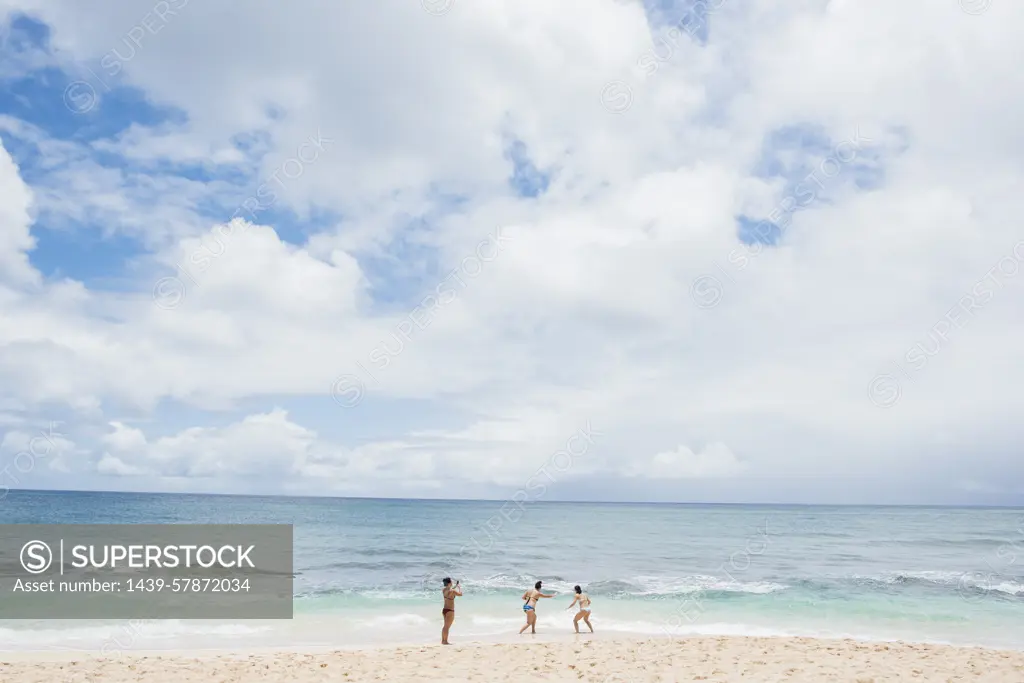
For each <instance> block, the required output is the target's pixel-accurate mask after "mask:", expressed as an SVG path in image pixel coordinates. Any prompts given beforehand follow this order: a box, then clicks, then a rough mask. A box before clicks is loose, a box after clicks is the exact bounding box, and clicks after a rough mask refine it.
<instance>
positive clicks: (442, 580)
mask: <svg viewBox="0 0 1024 683" xmlns="http://www.w3.org/2000/svg"><path fill="white" fill-rule="evenodd" d="M451 582H452V580H451V579H450V578H448V577H447V576H446V577H444V578H443V579H441V583H443V584H444V585H446V586H447V585H449V584H450V583H451Z"/></svg>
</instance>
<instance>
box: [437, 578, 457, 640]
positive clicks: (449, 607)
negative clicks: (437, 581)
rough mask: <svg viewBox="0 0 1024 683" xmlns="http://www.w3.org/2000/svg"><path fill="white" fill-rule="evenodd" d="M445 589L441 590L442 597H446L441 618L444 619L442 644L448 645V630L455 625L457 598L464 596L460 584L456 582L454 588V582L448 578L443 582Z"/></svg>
mask: <svg viewBox="0 0 1024 683" xmlns="http://www.w3.org/2000/svg"><path fill="white" fill-rule="evenodd" d="M441 583H442V584H444V587H443V588H442V589H441V595H442V596H444V607H443V608H441V617H442V618H443V619H444V626H443V627H442V628H441V644H442V645H447V644H448V629H450V628H451V627H452V624H453V623H455V598H456V597H457V596H460V595H462V590H461V589H460V588H459V582H458V581H456V582H455V586H454V587H453V586H452V580H451V579H450V578H448V577H447V576H446V577H444V580H443V581H442V582H441Z"/></svg>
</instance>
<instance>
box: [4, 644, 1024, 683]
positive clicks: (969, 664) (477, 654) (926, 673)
mask: <svg viewBox="0 0 1024 683" xmlns="http://www.w3.org/2000/svg"><path fill="white" fill-rule="evenodd" d="M2 659H3V662H2V663H0V680H2V681H5V682H10V683H74V682H77V681H82V682H85V681H103V682H104V683H122V682H127V681H151V682H152V683H179V682H180V683H191V682H193V681H194V682H196V683H198V682H200V681H202V682H203V683H235V682H238V683H241V682H243V681H253V680H260V681H282V682H284V681H289V682H295V683H306V682H313V681H413V680H416V681H428V682H429V681H435V682H438V683H440V682H442V681H443V682H448V681H526V680H531V679H532V680H543V681H601V682H606V683H614V682H618V681H621V682H626V681H636V682H640V681H662V682H667V681H714V682H721V683H725V682H732V681H744V682H751V683H753V682H758V683H762V682H763V683H769V682H772V683H776V682H779V681H787V682H789V681H792V682H793V683H825V682H827V681H843V682H844V683H880V682H881V681H935V682H939V681H941V682H942V683H950V682H952V681H984V682H985V683H1003V682H1005V683H1019V682H1020V681H1024V652H1016V651H1002V650H989V649H982V648H966V647H952V646H946V645H929V644H910V643H866V642H858V641H853V640H817V639H811V638H744V637H720V638H707V637H705V638H683V639H653V640H610V639H608V640H606V639H592V638H591V637H589V636H582V637H580V638H579V639H578V640H569V641H565V642H536V641H534V642H518V643H515V642H513V643H488V644H483V643H472V644H466V645H452V646H450V647H443V646H440V645H418V646H405V647H394V648H386V649H373V650H352V651H347V650H335V651H330V652H260V653H254V654H246V653H221V654H196V653H192V654H189V653H184V652H182V653H173V654H167V653H164V654H155V653H152V654H144V653H139V654H133V655H128V654H126V655H124V656H121V657H120V658H101V657H99V656H91V655H84V656H83V655H73V654H66V653H54V654H23V655H12V654H10V653H7V654H5V655H3V656H2Z"/></svg>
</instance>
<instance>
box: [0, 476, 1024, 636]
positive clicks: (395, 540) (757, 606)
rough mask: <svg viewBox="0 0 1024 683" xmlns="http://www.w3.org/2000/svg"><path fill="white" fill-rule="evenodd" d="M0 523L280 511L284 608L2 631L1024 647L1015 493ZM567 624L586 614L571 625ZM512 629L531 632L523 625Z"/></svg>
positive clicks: (56, 497) (238, 509)
mask: <svg viewBox="0 0 1024 683" xmlns="http://www.w3.org/2000/svg"><path fill="white" fill-rule="evenodd" d="M0 523H3V524H40V523H44V524H51V523H53V524H56V523H75V524H87V523H98V524H105V523H287V524H293V525H294V538H295V579H294V592H295V602H294V614H295V616H294V619H292V620H283V621H230V620H228V621H224V620H221V621H188V620H161V621H151V620H132V621H127V622H126V621H123V620H122V621H83V620H74V621H31V620H6V621H4V622H0V649H4V650H18V651H24V650H41V649H42V650H45V649H61V650H66V649H75V650H100V649H104V650H105V651H107V652H110V651H112V650H114V649H121V648H124V649H128V648H132V649H137V650H159V649H165V648H169V649H176V648H190V649H191V648H199V649H239V648H264V647H292V646H294V647H304V648H309V647H321V646H322V647H355V646H362V645H371V644H391V643H419V642H424V643H433V642H437V641H438V640H439V631H440V625H441V619H440V610H441V597H440V587H441V579H442V578H443V577H444V576H451V577H452V578H455V579H459V580H461V582H462V586H463V590H464V593H465V595H464V596H463V597H461V598H459V599H458V600H457V603H456V606H457V610H456V621H455V625H454V627H453V629H452V635H451V639H452V642H455V643H457V642H459V641H465V640H470V639H472V640H507V639H515V638H517V637H518V636H517V635H516V633H517V631H518V630H519V627H520V626H521V625H522V624H523V623H524V618H523V615H522V611H521V601H520V596H521V595H522V593H523V591H524V590H525V589H526V588H527V587H529V586H532V585H533V583H534V582H535V581H537V580H542V581H543V582H544V589H545V590H547V591H555V592H556V593H557V596H556V597H555V598H553V599H551V600H542V601H541V602H540V605H539V607H538V637H542V638H546V637H554V636H560V635H562V634H571V632H572V612H566V611H565V608H566V607H567V606H568V605H569V602H570V601H571V593H572V586H573V585H574V584H581V585H582V586H583V587H584V589H585V590H586V591H587V592H588V593H589V594H590V596H591V598H592V600H593V610H594V611H593V617H592V619H591V621H592V623H593V624H594V627H595V629H596V630H597V631H598V635H604V636H622V637H629V636H635V637H643V636H645V635H654V636H659V635H660V636H666V635H687V634H722V635H739V634H749V635H803V636H836V637H847V636H849V637H854V638H862V639H871V640H914V641H922V642H941V643H954V644H961V645H987V646H992V647H1004V648H1012V649H1024V510H1020V509H1005V508H1000V509H993V508H938V507H830V506H785V505H671V504H620V503H615V504H610V503H559V502H532V503H526V504H524V507H523V509H519V508H518V507H516V506H515V504H513V503H509V502H500V501H499V502H488V501H440V500H372V499H343V498H333V499H332V498H289V497H257V496H252V497H248V496H211V495H178V494H136V493H84V492H39V491H11V492H10V493H9V494H8V495H7V497H6V499H5V500H3V501H2V502H0ZM584 630H585V629H584ZM526 637H529V636H526Z"/></svg>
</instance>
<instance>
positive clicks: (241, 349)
mask: <svg viewBox="0 0 1024 683" xmlns="http://www.w3.org/2000/svg"><path fill="white" fill-rule="evenodd" d="M328 5H329V4H328ZM328 5H325V4H324V3H313V2H307V1H301V0H300V1H297V2H292V3H288V4H282V3H278V2H269V1H266V0H254V1H253V2H249V3H246V5H245V9H244V11H240V10H239V9H238V5H237V3H228V2H226V1H225V0H205V1H204V2H201V3H200V2H195V1H192V2H190V1H189V0H160V1H159V2H155V3H154V2H151V1H150V0H109V1H108V2H104V3H102V4H101V5H100V6H96V5H93V4H89V5H88V6H87V5H86V3H81V2H76V1H72V0H22V1H20V2H15V1H12V0H0V20H2V21H0V25H2V30H0V51H2V54H3V59H2V60H0V79H2V81H3V82H2V84H0V86H2V87H0V468H2V469H0V495H5V493H6V491H7V490H8V489H17V488H30V489H96V490H123V491H170V492H174V491H188V492H200V493H201V492H211V493H213V492H216V493H258V494H289V495H338V496H372V497H392V496H394V497H407V498H492V499H503V498H510V497H511V498H515V497H519V498H520V499H522V497H523V496H528V497H529V498H530V499H531V500H537V499H546V500H609V501H628V500H633V501H685V502H763V503H848V504H858V503H868V504H958V505H1020V504H1024V459H1022V458H1021V457H1020V456H1021V446H1020V444H1021V435H1022V429H1024V428H1022V427H1021V423H1020V416H1021V414H1024V399H1022V398H1021V391H1020V390H1021V387H1024V364H1022V363H1021V362H1020V357H1021V352H1020V348H1021V339H1022V336H1024V335H1022V333H1024V306H1022V301H1024V297H1022V295H1024V286H1022V282H1024V276H1022V275H1021V274H1020V272H1019V271H1020V270H1021V269H1022V265H1021V262H1022V261H1024V222H1022V219H1021V217H1022V216H1024V192H1022V191H1021V189H1022V188H1024V129H1022V128H1021V126H1020V121H1021V119H1022V114H1024V79H1022V78H1021V76H1020V64H1021V63H1024V43H1022V42H1021V41H1020V35H1021V32H1022V30H1024V4H1021V3H1015V2H1008V1H1006V0H959V1H957V0H948V1H947V2H933V1H932V0H905V1H904V2H899V3H892V2H890V1H889V0H860V1H859V2H853V1H852V0H791V1H789V2H786V3H778V2H776V1H775V0H707V2H696V3H695V2H691V1H689V0H687V1H686V2H683V1H681V0H644V1H643V2H641V1H639V0H563V1H561V2H550V0H480V1H478V2H466V1H465V0H421V1H420V2H410V1H405V2H398V1H397V0H377V1H376V2H372V3H335V5H336V6H328Z"/></svg>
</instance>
